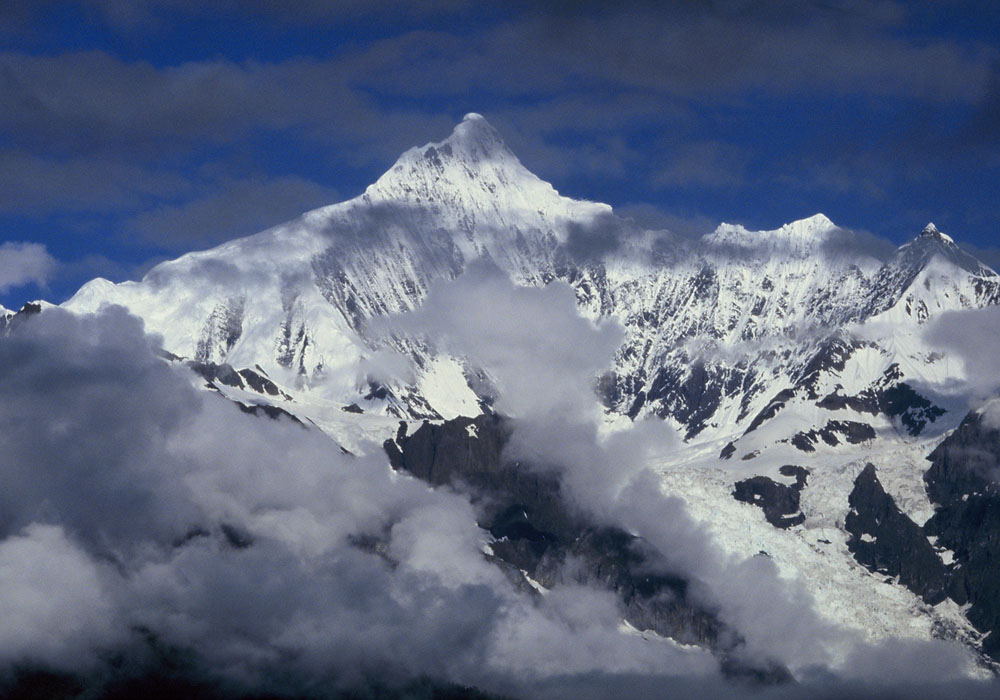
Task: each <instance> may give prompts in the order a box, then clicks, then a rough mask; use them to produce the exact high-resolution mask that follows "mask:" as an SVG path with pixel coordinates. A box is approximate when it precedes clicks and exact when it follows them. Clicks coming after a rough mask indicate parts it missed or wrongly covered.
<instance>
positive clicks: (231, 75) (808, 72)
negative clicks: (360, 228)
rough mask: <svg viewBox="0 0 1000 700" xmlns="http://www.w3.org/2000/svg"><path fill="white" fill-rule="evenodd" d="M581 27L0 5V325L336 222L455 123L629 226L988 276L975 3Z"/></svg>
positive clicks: (593, 12)
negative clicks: (789, 224)
mask: <svg viewBox="0 0 1000 700" xmlns="http://www.w3.org/2000/svg"><path fill="white" fill-rule="evenodd" d="M207 5H210V6H211V7H210V8H206V7H205V6H207ZM607 5H608V4H607V3H601V2H582V1H577V2H547V3H546V2H535V3H529V2H516V1H515V2H470V1H467V0H450V1H445V2H414V3H405V2H386V1H382V0H368V1H367V2H361V1H352V0H346V1H343V0H342V1H340V2H335V3H334V2H320V1H319V0H303V1H301V2H297V3H286V2H279V1H278V0H244V1H241V2H237V0H222V1H221V2H216V3H203V2H195V1H193V0H132V1H129V0H84V1H81V2H61V1H59V0H6V2H4V3H3V4H2V5H0V43H2V49H0V183H2V187H0V242H2V244H0V303H3V304H4V305H6V306H19V305H20V304H21V303H22V302H23V301H24V300H25V299H30V298H34V297H38V296H42V297H45V298H48V299H51V300H53V301H61V300H63V299H64V298H66V297H67V296H68V295H69V294H71V293H72V292H73V291H74V290H75V288H76V287H77V286H79V284H81V283H82V282H83V281H85V280H87V279H89V278H91V277H93V276H96V275H102V276H106V277H109V278H111V279H115V280H121V279H127V278H132V277H136V276H138V275H141V274H142V272H143V271H144V270H146V269H148V267H149V266H150V265H151V264H153V263H155V262H156V261H158V260H162V259H165V258H168V257H173V256H175V255H177V254H179V253H182V252H185V251H187V250H191V249H197V248H204V247H207V246H211V245H214V244H216V243H219V242H221V241H224V240H228V239H230V238H233V237H236V236H241V235H247V234H250V233H254V232H255V231H257V230H260V229H263V228H266V227H267V226H270V225H273V224H276V223H279V222H281V221H283V220H286V219H288V218H291V217H292V216H295V215H296V214H298V213H300V212H301V211H304V210H307V209H310V208H313V207H316V206H321V205H324V204H329V203H332V202H335V201H339V200H342V199H346V198H349V197H351V196H354V195H356V194H358V193H359V192H360V191H361V190H362V189H363V188H364V187H365V186H366V185H367V184H369V183H370V182H372V181H373V180H374V179H375V178H377V177H378V175H379V174H381V172H383V171H384V170H386V169H387V168H388V167H389V165H391V163H392V162H393V161H394V159H395V157H396V156H397V155H398V154H399V153H401V152H402V151H403V150H405V149H406V148H407V147H409V146H412V145H417V144H423V143H426V142H428V141H433V140H440V139H441V138H443V137H445V136H446V135H447V134H448V133H449V132H450V130H451V128H452V126H453V125H454V123H456V122H457V121H458V120H460V119H461V117H462V115H463V114H464V113H466V112H469V111H477V112H480V113H482V114H484V115H485V116H486V117H487V118H488V119H489V120H490V122H491V123H492V124H493V125H494V126H495V127H496V128H497V129H498V130H499V131H500V133H501V134H502V135H503V137H504V138H505V139H506V140H507V142H508V144H509V145H510V146H511V148H512V149H513V150H514V151H515V152H516V153H517V154H518V155H519V156H520V158H521V160H522V161H523V162H524V163H525V165H527V166H528V167H529V168H530V169H532V170H533V171H534V172H536V173H537V174H538V175H539V176H540V177H542V178H544V179H546V180H548V181H550V182H552V183H553V184H554V185H555V186H556V188H557V189H559V190H560V191H561V192H563V193H565V194H568V195H571V196H576V197H585V198H589V199H596V200H600V201H605V202H608V203H610V204H612V205H613V206H615V208H616V209H617V210H619V211H620V212H622V213H625V214H628V215H631V216H633V217H635V218H636V219H638V220H640V221H641V222H644V223H647V224H648V225H650V226H658V227H659V226H665V227H669V228H673V229H675V230H678V231H682V232H685V233H689V234H691V235H697V234H699V233H704V232H707V231H709V230H711V229H712V228H714V227H715V225H716V224H717V223H718V222H719V221H723V220H725V221H735V222H739V223H743V224H745V225H747V226H748V227H751V228H775V227H777V226H780V225H781V224H782V223H784V222H786V221H790V220H794V219H797V218H802V217H804V216H808V215H810V214H813V213H815V212H820V211H821V212H824V213H825V214H827V215H828V216H830V218H832V219H833V220H834V221H835V222H837V223H838V224H840V225H842V226H845V227H848V228H853V229H858V230H862V231H867V232H870V233H873V234H875V235H876V236H880V237H882V238H886V239H889V240H890V241H892V242H893V243H896V244H898V243H901V242H904V241H905V240H907V239H909V238H910V237H912V236H913V235H915V234H916V233H918V232H919V231H920V229H921V228H922V227H923V225H924V224H925V223H926V222H928V221H931V220H933V221H934V222H935V223H936V224H937V225H938V227H939V228H940V229H942V230H944V231H946V232H948V233H950V234H951V235H952V236H953V237H954V238H956V240H957V241H958V242H959V243H960V244H962V245H963V246H964V247H967V248H969V249H970V250H971V251H972V252H974V253H976V254H978V255H980V256H981V257H982V258H983V259H984V260H986V261H987V262H989V263H990V264H993V265H997V264H1000V253H998V250H997V246H998V245H1000V240H998V233H1000V184H998V183H1000V177H998V175H1000V38H998V37H1000V3H993V2H979V3H974V2H947V1H940V0H939V1H935V2H931V1H927V2H919V1H917V2H905V3H904V2H878V1H875V2H861V1H860V0H827V1H826V2H812V3H810V2H798V1H792V0H787V1H783V0H775V1H774V2H769V3H759V2H749V1H743V2H740V1H722V0H720V1H718V2H704V1H703V2H696V1H693V0H691V1H688V2H683V1H682V2H676V3H669V7H668V8H665V7H664V5H667V3H618V4H615V6H614V7H613V8H609V7H608V6H607ZM290 6H291V7H290ZM25 243H30V244H40V245H41V246H44V251H46V252H45V253H42V252H40V251H42V249H41V248H40V247H39V245H27V246H26V245H24V244H25ZM5 255H6V258H7V259H6V261H5V260H3V257H4V256H5Z"/></svg>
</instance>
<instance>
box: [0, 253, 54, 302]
mask: <svg viewBox="0 0 1000 700" xmlns="http://www.w3.org/2000/svg"><path fill="white" fill-rule="evenodd" d="M55 269H56V260H55V258H53V257H52V256H51V255H49V252H48V251H47V250H46V249H45V246H44V245H42V244H40V243H14V242H7V243H2V244H0V292H6V291H7V290H8V289H11V288H13V287H21V286H23V285H25V284H29V283H32V282H34V283H35V284H38V285H43V284H45V283H46V282H47V281H48V280H49V277H50V276H51V275H52V273H53V272H54V271H55Z"/></svg>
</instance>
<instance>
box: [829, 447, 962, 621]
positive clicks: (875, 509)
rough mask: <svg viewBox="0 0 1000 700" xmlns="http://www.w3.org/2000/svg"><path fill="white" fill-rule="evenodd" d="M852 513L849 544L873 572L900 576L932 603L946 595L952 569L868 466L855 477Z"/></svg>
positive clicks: (850, 514)
mask: <svg viewBox="0 0 1000 700" xmlns="http://www.w3.org/2000/svg"><path fill="white" fill-rule="evenodd" d="M848 503H849V505H850V506H851V511H850V512H849V513H848V514H847V518H846V520H845V522H844V527H845V529H846V530H847V532H848V533H850V535H851V537H850V539H849V540H848V541H847V548H848V549H849V550H850V551H851V553H852V554H853V555H854V558H855V559H856V560H857V561H858V563H859V564H862V565H863V566H864V567H866V568H867V569H869V570H870V571H877V572H879V573H881V574H885V575H886V576H893V577H898V578H899V582H900V583H901V584H903V585H904V586H906V587H907V588H909V589H910V590H911V591H913V592H914V593H916V594H917V595H919V596H920V597H921V598H923V600H924V601H925V602H927V603H930V604H931V605H936V604H938V603H940V602H941V601H943V600H944V599H945V597H946V589H947V580H948V570H947V567H945V565H944V564H943V563H942V561H941V559H940V557H938V555H937V553H936V552H935V551H934V548H933V547H932V546H931V544H930V542H928V541H927V537H926V535H925V533H924V530H923V528H922V527H920V526H919V525H917V524H916V523H915V522H913V521H912V520H910V518H909V517H907V516H906V514H905V513H903V512H902V511H901V510H900V509H899V508H898V507H897V506H896V502H895V501H894V500H893V499H892V496H890V495H889V494H887V493H886V492H885V489H883V488H882V484H881V483H880V482H879V480H878V476H877V475H876V473H875V466H874V465H873V464H868V465H866V466H865V468H864V469H863V470H862V472H861V473H860V474H859V475H858V477H857V479H855V481H854V489H853V490H852V491H851V495H850V497H849V499H848Z"/></svg>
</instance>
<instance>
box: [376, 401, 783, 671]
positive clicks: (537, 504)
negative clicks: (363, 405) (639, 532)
mask: <svg viewBox="0 0 1000 700" xmlns="http://www.w3.org/2000/svg"><path fill="white" fill-rule="evenodd" d="M510 433H511V426H510V425H509V423H508V422H507V421H506V420H504V419H503V418H500V417H499V416H496V415H492V414H491V415H481V416H478V417H477V418H474V419H472V418H456V419H454V420H450V421H446V422H444V423H443V424H441V425H433V424H430V423H426V422H425V423H424V424H423V425H421V426H420V428H418V429H417V430H416V431H415V432H414V433H413V434H412V435H407V434H406V424H405V423H401V424H400V429H399V431H398V433H397V436H396V439H395V440H388V441H386V443H385V450H386V453H387V454H388V455H389V460H390V462H391V463H392V465H393V467H394V468H396V469H401V470H405V471H408V472H410V473H411V474H413V475H414V476H416V477H418V478H420V479H422V480H424V481H427V482H428V483H430V484H433V485H435V486H441V485H445V484H447V485H450V486H452V487H455V488H459V489H462V490H464V491H466V492H467V493H468V494H469V495H470V496H471V497H472V498H473V502H474V503H476V505H477V506H478V508H479V511H480V518H481V520H480V526H481V527H483V528H485V529H487V530H489V531H490V533H491V534H492V535H493V537H494V538H496V539H495V541H494V542H493V543H491V548H492V551H493V555H492V557H491V559H492V560H494V561H495V563H498V565H501V566H502V568H504V569H505V571H506V572H507V573H508V575H510V574H511V573H512V572H514V573H515V575H520V576H522V577H523V576H529V577H531V579H532V580H534V581H537V582H538V583H540V584H541V585H543V586H545V587H552V586H555V585H558V584H560V583H568V582H572V583H583V584H589V585H596V586H601V587H604V588H607V589H610V590H612V591H614V592H615V593H616V594H617V595H618V597H619V599H620V600H621V604H622V612H623V617H624V618H625V619H626V620H628V622H629V623H630V624H632V625H633V626H635V627H636V628H638V629H643V630H646V629H648V630H653V631H655V632H657V633H658V634H661V635H663V636H665V637H670V638H672V639H675V640H677V641H679V642H681V643H684V644H696V645H699V646H703V647H707V648H709V649H712V650H713V651H714V652H715V653H716V654H717V655H718V656H719V658H720V663H721V664H722V667H723V670H724V671H725V672H726V673H727V674H729V675H730V676H732V677H739V678H743V679H749V680H752V681H755V682H781V681H785V680H788V679H790V676H789V674H788V672H787V671H786V670H785V669H783V668H781V667H778V666H776V665H774V664H770V663H765V664H763V665H754V666H748V665H746V664H745V663H743V662H741V661H740V660H739V659H738V652H739V648H740V645H741V643H742V642H741V641H740V639H739V635H738V634H737V633H736V632H735V631H733V630H730V629H727V628H726V626H725V625H724V624H723V623H722V622H721V621H720V620H719V619H718V617H717V616H716V615H715V614H714V612H713V611H712V610H710V609H707V608H705V607H704V606H703V605H701V604H699V603H697V602H695V601H693V600H691V598H690V596H689V595H688V582H687V580H686V579H685V578H684V577H683V576H682V575H679V574H677V573H673V572H671V571H670V569H669V568H668V567H667V565H666V562H665V560H664V558H663V556H662V555H661V554H660V553H659V552H657V551H656V550H655V549H653V548H652V547H651V546H649V544H648V543H647V542H645V541H644V540H642V539H641V538H639V537H636V536H634V535H631V534H629V533H628V532H625V531H624V530H622V529H620V528H617V527H614V526H608V525H603V524H600V523H597V522H594V521H593V520H592V519H590V518H588V517H587V516H586V515H584V514H582V513H579V512H577V511H575V510H574V509H573V508H572V507H571V506H570V505H569V504H568V503H567V502H566V500H565V499H564V498H563V497H562V494H561V488H560V484H559V480H558V478H557V477H556V476H555V475H554V474H544V473H538V472H535V471H533V470H532V469H531V468H530V467H529V466H528V465H525V464H522V463H518V462H512V461H508V460H505V459H504V457H503V448H504V445H505V444H506V443H507V440H508V438H509V437H510ZM517 572H521V573H519V574H518V573H517Z"/></svg>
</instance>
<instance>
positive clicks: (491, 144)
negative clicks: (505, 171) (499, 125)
mask: <svg viewBox="0 0 1000 700" xmlns="http://www.w3.org/2000/svg"><path fill="white" fill-rule="evenodd" d="M432 145H433V146H435V147H436V148H437V150H439V151H440V150H441V149H442V148H445V147H450V149H452V150H453V151H459V152H461V153H462V154H463V155H465V156H467V157H471V158H472V159H473V160H474V161H479V160H495V159H497V158H512V157H514V154H513V153H511V151H510V149H508V148H507V144H505V143H504V142H503V139H502V138H500V134H499V133H497V130H496V129H494V128H493V125H492V124H490V123H489V122H488V121H486V117H484V116H483V115H481V114H478V113H476V112H469V113H468V114H466V115H465V116H464V117H463V118H462V121H460V122H459V123H458V124H457V125H456V126H455V128H454V129H453V130H452V132H451V136H449V137H448V138H446V139H445V140H444V141H442V142H441V143H440V144H432ZM446 152H447V149H446Z"/></svg>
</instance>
